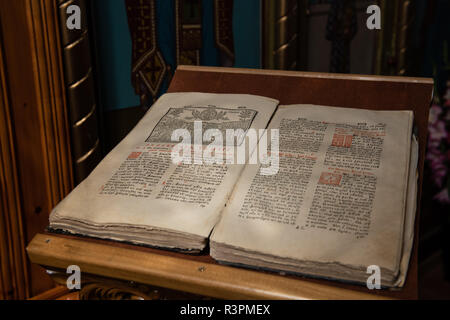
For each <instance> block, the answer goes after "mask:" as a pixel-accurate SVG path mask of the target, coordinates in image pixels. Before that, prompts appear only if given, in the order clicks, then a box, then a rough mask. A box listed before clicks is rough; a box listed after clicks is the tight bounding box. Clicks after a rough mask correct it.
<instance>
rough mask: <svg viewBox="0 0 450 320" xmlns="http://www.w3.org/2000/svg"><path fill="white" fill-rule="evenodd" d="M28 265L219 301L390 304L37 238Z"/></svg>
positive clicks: (225, 269) (272, 277) (249, 273)
mask: <svg viewBox="0 0 450 320" xmlns="http://www.w3.org/2000/svg"><path fill="white" fill-rule="evenodd" d="M27 252H28V256H29V258H30V260H31V262H33V263H36V264H39V265H42V266H46V267H53V268H59V269H66V268H67V267H68V266H69V265H78V266H79V267H80V269H81V274H83V272H85V273H88V274H94V275H98V276H103V277H110V278H114V279H121V280H127V281H134V282H137V283H142V284H148V285H154V286H159V287H164V288H168V289H173V290H179V291H184V292H190V293H194V294H199V295H204V296H210V297H214V298H222V299H274V300H276V299H301V300H304V299H344V300H354V299H392V298H391V297H386V296H382V295H375V294H370V293H365V292H358V291H354V290H348V289H344V288H339V287H333V286H329V285H324V284H319V283H314V282H309V281H306V280H302V279H292V278H288V277H284V276H281V275H276V274H268V273H263V272H258V271H253V270H247V269H241V268H235V267H229V266H224V265H219V264H210V263H204V262H199V261H193V260H188V259H182V258H178V257H172V256H165V255H158V254H155V253H149V252H143V251H139V250H133V249H128V248H121V247H115V246H109V245H105V244H99V243H92V242H89V241H85V240H82V239H80V240H78V239H68V238H64V237H59V236H57V235H49V234H37V235H36V236H35V237H34V238H33V240H32V241H31V242H30V243H29V245H28V247H27Z"/></svg>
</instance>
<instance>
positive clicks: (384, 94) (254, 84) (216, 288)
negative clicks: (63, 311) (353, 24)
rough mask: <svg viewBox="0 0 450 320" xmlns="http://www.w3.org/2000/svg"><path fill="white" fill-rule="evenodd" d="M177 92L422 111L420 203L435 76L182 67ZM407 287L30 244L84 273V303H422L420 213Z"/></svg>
mask: <svg viewBox="0 0 450 320" xmlns="http://www.w3.org/2000/svg"><path fill="white" fill-rule="evenodd" d="M168 91H169V92H188V91H197V92H211V93H247V94H255V95H262V96H266V97H271V98H275V99H278V100H279V101H280V104H294V103H309V104H319V105H328V106H342V107H350V108H364V109H374V110H404V109H409V110H413V111H414V117H415V126H416V127H417V134H418V140H419V146H420V153H419V188H418V202H419V203H418V206H417V208H420V195H421V186H422V173H423V165H424V157H425V145H426V139H427V124H428V109H429V106H430V102H431V99H432V91H433V81H432V80H431V79H420V78H406V77H384V76H363V75H341V74H326V73H309V72H292V71H274V70H251V69H234V68H216V67H193V66H192V67H191V66H180V67H178V69H177V70H176V72H175V75H174V78H173V79H172V82H171V84H170V87H169V90H168ZM418 211H419V210H417V214H416V225H415V230H416V232H415V239H414V247H413V253H412V256H411V260H410V266H409V270H408V275H407V279H406V283H405V286H404V287H403V288H402V289H399V290H387V289H381V290H369V289H367V288H366V287H364V286H362V285H361V286H360V285H351V284H345V283H341V282H337V281H329V280H319V279H311V278H306V277H299V276H290V275H289V276H288V275H280V274H277V273H272V272H263V271H252V270H248V269H244V268H237V267H230V266H224V265H219V264H218V263H216V262H215V261H214V260H213V259H212V258H211V257H210V256H209V255H208V254H204V255H198V256H194V255H188V254H182V253H176V252H172V251H166V250H158V249H152V248H147V247H142V246H134V245H129V244H124V243H118V242H114V241H106V240H97V239H89V238H84V237H78V236H65V235H57V234H51V233H42V234H38V235H36V236H35V238H34V239H33V240H32V241H31V243H30V244H29V245H28V248H27V252H28V255H29V257H30V260H31V261H32V262H33V263H37V264H40V265H42V266H44V267H45V268H46V269H48V270H49V273H50V274H53V277H54V279H55V280H56V281H57V282H59V283H62V284H64V285H65V283H66V277H67V274H66V268H67V267H68V266H69V265H78V266H79V267H80V269H81V279H82V289H81V292H80V296H81V298H84V299H91V298H105V299H108V298H114V299H117V298H144V299H152V298H158V297H161V296H162V297H165V298H167V297H169V298H171V297H172V298H185V297H188V298H196V297H213V298H225V299H247V298H248V299H380V298H381V299H383V298H394V299H395V298H398V299H416V298H417V297H418V293H417V290H418V289H417V243H418V239H417V238H418V216H419V212H418Z"/></svg>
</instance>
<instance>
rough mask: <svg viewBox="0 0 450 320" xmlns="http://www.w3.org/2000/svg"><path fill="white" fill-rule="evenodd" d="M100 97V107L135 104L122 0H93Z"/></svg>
mask: <svg viewBox="0 0 450 320" xmlns="http://www.w3.org/2000/svg"><path fill="white" fill-rule="evenodd" d="M93 5H94V16H95V18H94V23H95V28H96V31H97V32H96V33H97V38H96V45H97V53H98V57H97V59H98V63H99V65H98V72H97V76H98V77H99V78H100V79H99V80H100V100H101V104H102V107H103V110H105V111H106V110H112V109H119V108H127V107H132V106H138V105H139V103H140V100H139V96H137V95H136V94H135V93H134V89H133V87H132V85H131V36H130V32H129V30H128V21H127V13H126V8H125V1H123V0H95V1H93Z"/></svg>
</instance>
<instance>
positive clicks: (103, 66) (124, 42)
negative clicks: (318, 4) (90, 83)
mask: <svg viewBox="0 0 450 320" xmlns="http://www.w3.org/2000/svg"><path fill="white" fill-rule="evenodd" d="M92 2H93V7H94V24H95V28H96V35H97V37H96V45H97V51H98V53H97V54H98V57H97V58H98V63H99V65H98V73H97V76H98V77H99V78H100V79H99V80H100V101H101V104H102V108H103V110H104V111H107V110H113V109H120V108H127V107H133V106H137V105H139V103H140V101H139V97H138V96H137V95H136V94H135V93H134V89H133V87H132V85H131V37H130V32H129V30H128V21H127V14H126V8H125V1H124V0H95V1H92ZM202 6H203V46H202V50H201V63H202V65H208V66H216V65H218V63H219V60H218V50H217V48H216V47H215V45H214V29H213V18H214V15H213V1H211V0H203V2H202ZM173 7H174V1H169V0H157V1H156V16H157V30H158V45H159V48H160V50H161V52H162V54H163V56H164V59H165V61H166V62H167V63H168V64H170V65H171V66H172V67H173V66H174V64H175V23H174V9H173ZM260 10H261V1H260V0H245V1H242V0H235V1H234V8H233V36H234V49H235V57H236V59H235V66H236V67H246V68H260V67H261V58H260V57H261V37H260ZM167 85H168V84H167V83H165V84H164V86H163V91H165V90H166V88H167Z"/></svg>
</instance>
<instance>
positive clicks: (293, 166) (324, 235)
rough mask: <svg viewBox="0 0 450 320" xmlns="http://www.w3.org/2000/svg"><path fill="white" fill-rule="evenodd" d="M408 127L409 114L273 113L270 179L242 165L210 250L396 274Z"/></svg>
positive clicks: (312, 109) (304, 109) (305, 108)
mask: <svg viewBox="0 0 450 320" xmlns="http://www.w3.org/2000/svg"><path fill="white" fill-rule="evenodd" d="M411 127H412V112H410V111H394V112H392V111H389V112H384V111H369V110H359V109H347V108H333V107H325V106H314V105H289V106H280V107H279V109H278V110H277V112H276V113H275V115H274V118H273V119H272V121H271V123H270V125H269V129H271V128H280V140H279V143H280V169H279V172H278V173H277V174H276V175H273V176H261V175H260V174H259V166H258V165H247V167H246V169H245V170H244V172H243V174H242V176H241V178H240V180H239V182H238V183H237V185H236V188H235V190H234V191H233V193H232V196H231V198H230V201H229V203H228V204H227V208H226V210H225V211H224V213H223V216H222V219H221V221H220V222H219V223H218V225H217V226H216V227H215V229H214V231H213V234H212V236H211V241H212V242H213V244H212V245H214V243H223V244H226V245H229V246H234V247H238V248H244V249H246V250H248V251H256V252H261V253H264V254H267V255H273V256H280V257H286V258H292V259H297V260H301V261H314V262H323V263H338V264H343V265H347V266H353V267H355V266H356V267H358V268H364V270H365V268H367V266H369V265H378V266H379V267H380V268H381V270H382V272H383V270H386V269H388V270H391V271H395V270H398V267H399V263H400V256H401V251H402V250H401V248H402V242H403V222H404V212H405V200H406V189H407V188H406V183H407V174H408V164H409V157H410V144H411V143H410V142H411V131H412V129H411ZM358 150H359V151H358ZM349 159H354V160H349Z"/></svg>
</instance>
